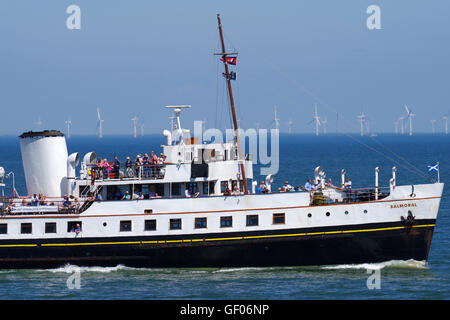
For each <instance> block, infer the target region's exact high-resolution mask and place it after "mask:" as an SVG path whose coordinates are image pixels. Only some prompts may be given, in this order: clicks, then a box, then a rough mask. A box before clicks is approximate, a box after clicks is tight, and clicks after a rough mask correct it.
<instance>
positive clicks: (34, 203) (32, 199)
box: [30, 193, 38, 206]
mask: <svg viewBox="0 0 450 320" xmlns="http://www.w3.org/2000/svg"><path fill="white" fill-rule="evenodd" d="M30 204H31V205H32V206H37V205H38V197H37V195H36V193H35V194H33V196H32V197H31V202H30Z"/></svg>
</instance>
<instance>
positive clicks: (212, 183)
mask: <svg viewBox="0 0 450 320" xmlns="http://www.w3.org/2000/svg"><path fill="white" fill-rule="evenodd" d="M215 185H216V183H215V181H210V182H209V194H214V193H215V192H214V186H215Z"/></svg>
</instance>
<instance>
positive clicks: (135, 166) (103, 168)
mask: <svg viewBox="0 0 450 320" xmlns="http://www.w3.org/2000/svg"><path fill="white" fill-rule="evenodd" d="M165 163H166V155H164V154H163V153H161V154H160V155H159V157H158V156H157V154H156V153H155V152H154V151H152V152H151V154H150V156H149V155H148V154H147V153H145V154H144V156H142V155H141V154H138V155H137V156H136V159H135V160H134V161H131V159H130V157H126V160H125V163H124V167H125V173H124V174H125V176H126V177H127V178H133V177H141V178H156V177H158V176H159V174H160V169H161V167H160V166H159V165H162V164H165ZM121 164H122V163H121V161H120V160H119V158H118V157H117V156H114V160H113V161H111V162H108V160H107V159H106V158H103V159H102V157H99V158H98V161H97V164H96V166H95V167H93V168H92V169H93V171H92V172H91V175H93V176H94V178H95V179H118V178H120V177H121V175H120V167H121Z"/></svg>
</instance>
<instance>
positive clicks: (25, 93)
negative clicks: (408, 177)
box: [0, 0, 450, 135]
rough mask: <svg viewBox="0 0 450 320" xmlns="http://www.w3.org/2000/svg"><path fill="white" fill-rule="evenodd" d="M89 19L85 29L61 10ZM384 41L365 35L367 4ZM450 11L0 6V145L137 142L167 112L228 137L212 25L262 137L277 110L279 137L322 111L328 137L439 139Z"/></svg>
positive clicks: (177, 4) (333, 4)
mask: <svg viewBox="0 0 450 320" xmlns="http://www.w3.org/2000/svg"><path fill="white" fill-rule="evenodd" d="M71 4H76V5H78V6H79V7H80V8H81V30H68V29H67V27H66V19H67V18H68V17H69V14H67V13H66V9H67V7H68V6H69V5H71ZM372 4H376V5H378V6H379V7H380V9H381V30H369V29H368V28H367V27H366V19H367V18H368V16H369V15H368V14H367V13H366V9H367V7H368V6H369V5H372ZM449 12H450V3H449V2H448V1H444V0H435V1H432V2H430V1H424V0H421V1H363V0H359V1H356V0H350V1H343V0H341V1H336V0H334V1H332V0H327V1H325V0H323V1H317V0H316V1H312V0H308V1H233V0H227V1H126V2H125V1H99V0H97V1H85V0H72V1H61V0H52V1H50V0H46V1H17V0H2V2H0V43H1V45H0V108H1V119H2V124H1V126H0V134H1V135H2V134H14V135H16V134H20V133H21V132H23V131H28V130H33V129H34V130H36V129H37V127H36V125H35V124H34V123H35V122H36V121H37V120H38V118H39V117H40V118H41V121H42V123H43V125H42V128H43V129H44V128H47V129H59V130H63V131H65V124H64V121H65V120H66V119H67V118H68V117H70V119H71V121H72V133H73V134H96V117H97V116H96V108H97V107H99V108H100V110H101V113H102V117H103V119H104V120H105V122H104V135H107V134H131V133H132V122H131V120H130V119H131V118H132V117H133V116H135V115H138V114H139V115H140V116H141V118H142V119H143V121H144V123H145V132H146V133H160V132H161V131H162V129H164V128H166V127H167V126H168V123H169V120H168V116H169V115H170V114H169V113H168V111H167V110H166V109H165V108H163V107H164V106H165V105H174V104H190V105H192V106H193V108H192V109H190V110H189V111H187V112H186V113H185V117H184V123H185V124H186V126H188V127H189V126H190V125H191V123H192V121H193V120H195V119H196V120H203V119H206V120H207V121H208V123H207V126H208V127H213V126H214V127H218V128H224V127H225V126H226V127H229V126H230V125H229V113H228V112H229V111H228V109H227V108H228V107H227V105H226V100H225V99H224V82H223V79H222V78H221V73H222V72H223V69H222V68H223V67H222V65H220V64H218V58H217V57H216V56H214V55H213V52H214V51H217V50H218V33H217V20H216V14H217V13H220V14H221V16H222V23H223V26H224V31H225V35H226V44H227V46H228V47H229V48H230V49H234V48H235V49H236V50H238V51H239V56H238V65H237V67H236V68H235V69H234V70H235V71H236V72H237V77H238V80H237V81H236V82H234V83H233V85H234V88H233V89H234V93H235V98H236V100H237V108H238V117H239V118H241V123H242V125H243V126H244V128H248V127H255V126H256V123H260V126H261V127H267V126H268V125H269V124H270V123H271V119H272V118H273V108H274V105H277V108H278V114H279V117H280V119H281V123H280V127H281V131H287V128H288V127H287V122H288V120H292V121H293V127H292V130H293V132H299V133H308V132H309V133H312V132H313V126H312V125H311V124H308V122H310V120H311V119H312V116H313V112H314V103H318V108H319V115H320V116H321V117H322V118H327V120H328V129H327V130H328V132H334V131H335V130H336V112H338V113H339V119H340V120H339V130H342V131H345V132H358V130H359V124H358V122H357V119H356V116H357V114H359V113H361V111H364V113H365V114H366V115H367V117H368V118H369V119H370V126H371V129H372V131H375V132H392V131H393V130H394V125H393V122H394V121H395V120H397V119H398V117H400V116H402V115H405V111H404V107H403V105H404V104H407V105H408V106H409V107H410V108H411V109H412V110H413V112H414V113H415V114H416V117H415V118H414V129H415V131H418V132H430V131H431V124H430V120H431V119H436V120H437V123H436V129H437V130H438V131H442V130H443V121H442V116H443V115H444V114H446V113H448V111H449V110H450V90H449V88H448V86H449V81H448V77H449V71H450V62H449V57H450V41H449V38H450V37H449V36H450V28H449V24H448V18H449Z"/></svg>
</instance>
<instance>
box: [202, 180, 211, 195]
mask: <svg viewBox="0 0 450 320" xmlns="http://www.w3.org/2000/svg"><path fill="white" fill-rule="evenodd" d="M202 185H203V194H205V195H207V194H209V188H208V182H203V184H202Z"/></svg>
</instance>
